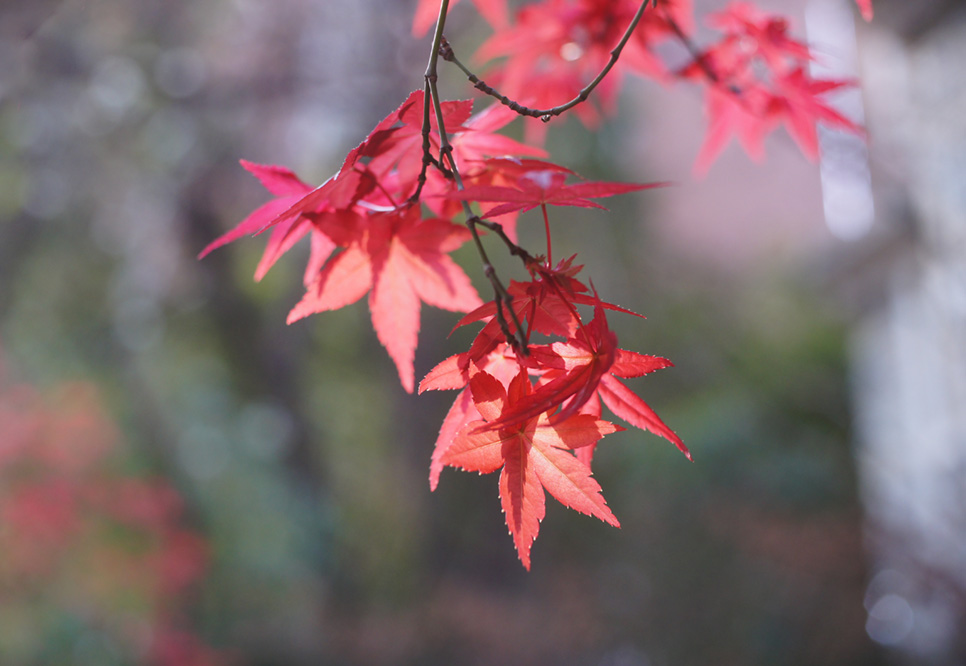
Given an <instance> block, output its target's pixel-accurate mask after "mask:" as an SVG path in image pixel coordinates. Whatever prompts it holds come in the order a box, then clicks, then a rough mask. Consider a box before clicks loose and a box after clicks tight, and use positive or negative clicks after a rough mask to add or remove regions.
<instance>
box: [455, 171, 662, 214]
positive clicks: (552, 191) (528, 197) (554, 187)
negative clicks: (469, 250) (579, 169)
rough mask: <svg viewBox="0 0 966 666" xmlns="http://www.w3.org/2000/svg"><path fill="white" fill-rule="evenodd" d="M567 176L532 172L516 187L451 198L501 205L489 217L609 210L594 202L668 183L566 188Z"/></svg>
mask: <svg viewBox="0 0 966 666" xmlns="http://www.w3.org/2000/svg"><path fill="white" fill-rule="evenodd" d="M566 179H567V174H565V173H562V172H560V171H550V170H540V171H528V172H527V173H525V174H523V175H522V176H520V177H519V178H518V179H517V183H516V185H517V186H516V187H499V186H495V185H478V186H472V185H471V186H469V187H467V188H466V189H464V190H462V191H459V192H452V193H450V194H449V195H447V196H448V197H449V198H451V199H462V200H464V201H487V202H501V203H500V205H498V206H496V207H494V208H492V209H490V210H489V212H487V213H486V215H485V217H488V218H489V217H496V216H498V215H505V214H507V213H512V212H516V211H521V212H525V211H528V210H531V209H533V208H536V207H537V206H546V205H552V206H578V207H581V208H599V209H602V210H606V208H604V207H603V206H601V205H600V204H598V203H595V202H593V201H591V200H590V199H596V198H599V197H610V196H614V195H616V194H625V193H627V192H636V191H637V190H644V189H648V188H652V187H661V186H662V185H664V183H645V184H639V183H612V182H593V181H586V182H582V183H575V184H573V185H566V184H565V181H566Z"/></svg>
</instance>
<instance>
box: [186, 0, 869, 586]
mask: <svg viewBox="0 0 966 666" xmlns="http://www.w3.org/2000/svg"><path fill="white" fill-rule="evenodd" d="M860 2H861V0H860ZM454 4H456V0H442V6H441V3H440V0H421V2H420V3H419V5H418V7H417V10H416V16H415V20H414V24H413V31H414V33H415V34H417V35H418V34H422V33H424V32H425V31H426V30H427V29H428V28H429V27H430V26H431V25H432V24H433V22H434V20H436V21H438V23H437V30H436V32H435V35H434V42H433V52H432V55H431V58H430V65H429V68H428V69H427V72H426V75H425V81H426V85H425V88H424V89H423V90H419V91H416V92H413V93H411V94H410V95H409V97H408V98H407V99H406V100H405V101H404V102H403V103H402V104H401V105H400V106H399V107H398V108H397V109H396V110H395V111H393V112H392V113H390V114H389V115H388V116H387V117H386V118H385V119H384V120H383V121H381V122H380V123H379V124H377V125H376V127H375V128H374V129H373V130H372V132H371V133H370V134H369V135H368V136H367V137H366V138H365V140H364V141H363V142H362V143H361V144H359V146H357V147H356V148H355V149H353V150H352V151H351V152H350V153H349V154H348V156H347V157H346V158H345V160H344V162H343V164H342V167H341V168H340V169H339V171H338V172H337V173H336V174H335V175H334V176H332V177H331V178H329V179H328V180H327V181H326V182H325V183H323V184H322V185H320V186H319V187H315V188H313V187H311V186H310V185H307V184H306V183H304V182H302V181H301V180H300V179H299V178H298V177H297V176H296V175H295V174H294V173H292V172H291V171H290V170H288V169H285V168H283V167H279V166H267V165H259V164H252V163H249V162H243V163H242V164H243V166H244V167H245V168H246V169H247V170H248V171H250V172H251V173H252V174H253V175H254V176H256V177H257V178H258V179H259V180H260V181H261V183H262V184H263V185H264V186H265V188H266V189H267V190H268V191H269V192H270V193H272V194H273V195H274V197H275V198H274V199H272V200H271V201H269V202H268V203H266V204H265V205H263V206H261V207H260V208H258V209H257V210H255V211H254V212H253V213H252V214H251V215H249V216H248V217H247V218H246V219H245V220H243V221H242V222H241V223H240V224H239V225H238V226H237V227H236V228H234V229H233V230H231V231H229V232H228V233H226V234H225V235H223V236H222V237H220V238H218V239H217V240H215V241H214V242H212V243H211V244H210V245H209V246H208V247H206V248H205V249H204V250H203V251H202V253H201V256H202V257H203V256H204V255H206V254H207V253H208V252H210V251H212V250H214V249H215V248H217V247H220V246H222V245H224V244H226V243H228V242H230V241H233V240H236V239H238V238H240V237H242V236H247V235H252V234H260V233H267V234H268V242H267V245H266V248H265V251H264V253H263V255H262V258H261V260H260V261H259V263H258V266H257V268H256V272H255V278H256V279H261V278H262V276H264V275H265V273H266V271H268V269H269V268H270V267H271V266H272V265H273V264H274V263H275V262H276V261H277V260H278V258H279V257H280V256H281V255H282V254H284V253H285V252H286V251H287V250H289V249H290V248H291V247H293V246H294V244H295V243H297V242H298V241H300V240H301V239H303V238H305V237H306V236H308V237H309V238H310V243H311V252H310V256H309V260H308V265H307V267H306V270H305V275H304V284H305V287H306V292H305V295H304V297H303V298H302V299H301V301H300V302H299V303H297V304H296V305H295V307H294V308H293V309H292V311H291V312H290V314H289V316H288V321H289V323H291V322H294V321H296V320H299V319H302V318H303V317H306V316H308V315H311V314H315V313H318V312H323V311H327V310H335V309H338V308H341V307H343V306H346V305H350V304H352V303H354V302H356V301H358V300H360V299H361V298H362V297H363V296H366V295H368V302H369V309H370V312H371V316H372V325H373V328H374V330H375V332H376V335H377V337H378V339H379V341H380V342H381V343H382V345H383V346H384V347H385V348H386V350H387V352H388V353H389V356H390V358H391V359H392V360H393V362H394V363H395V365H396V369H397V371H398V374H399V378H400V382H401V384H402V386H403V388H404V389H405V390H406V391H408V392H412V391H413V390H414V389H415V388H416V386H415V370H414V359H415V350H416V346H417V340H418V335H419V327H420V309H421V305H422V304H423V303H427V304H429V305H433V306H436V307H439V308H443V309H446V310H451V311H455V312H464V313H467V314H466V315H465V316H464V317H463V318H462V320H460V322H459V324H458V326H466V325H478V326H480V328H479V331H478V332H477V334H476V337H475V338H474V340H473V342H472V344H471V345H470V348H469V349H468V350H467V351H466V352H463V353H461V354H456V355H454V356H451V357H450V358H447V359H445V360H444V361H442V362H441V363H439V364H438V365H437V366H436V367H435V368H433V369H432V370H431V371H430V372H429V373H428V374H427V375H426V376H425V378H424V379H423V380H422V382H421V383H420V384H419V391H420V393H422V392H423V391H426V390H455V391H458V393H457V397H456V399H455V401H454V402H453V405H452V407H451V408H450V409H449V412H448V413H447V415H446V417H445V418H444V421H443V424H442V427H441V429H440V432H439V437H438V438H437V441H436V445H435V448H434V451H433V454H432V459H431V464H430V487H431V488H432V489H435V488H436V486H437V484H438V482H439V477H440V474H441V472H442V470H443V468H444V467H446V466H452V467H456V468H459V469H463V470H466V471H475V472H479V473H490V472H496V471H500V481H499V486H500V498H501V503H502V506H503V511H504V513H505V516H506V522H507V526H508V528H509V531H510V533H511V535H512V537H513V541H514V544H515V546H516V549H517V552H518V555H519V557H520V560H521V561H522V563H523V565H524V566H525V567H527V568H529V567H530V550H531V546H532V544H533V541H534V539H535V538H536V536H537V532H538V530H539V525H540V521H541V520H542V519H543V517H544V513H545V492H549V493H550V494H551V495H552V496H553V497H555V498H556V499H557V500H559V501H560V502H561V503H563V504H564V505H566V506H568V507H570V508H573V509H575V510H576V511H579V512H581V513H585V514H588V515H591V516H595V517H597V518H599V519H601V520H603V521H604V522H606V523H609V524H611V525H614V526H617V525H618V524H619V523H618V521H617V518H616V517H614V515H613V513H612V512H611V510H610V509H609V508H608V507H607V504H606V503H605V501H604V499H603V496H602V494H601V489H600V486H599V485H598V484H597V482H596V481H595V480H594V479H593V477H592V474H591V463H592V460H593V452H594V449H595V447H596V445H597V443H598V442H599V441H600V440H601V439H602V438H603V437H604V436H605V435H608V434H611V433H614V432H617V431H619V430H623V426H621V425H617V424H615V423H612V422H610V421H607V420H604V419H603V418H602V409H603V407H607V409H608V410H609V411H610V412H611V413H613V414H614V415H615V416H616V417H618V418H619V419H621V420H623V421H624V422H625V423H626V424H628V425H630V426H633V427H637V428H640V429H642V430H646V431H649V432H651V433H654V434H657V435H659V436H661V437H664V438H665V439H667V440H669V441H670V442H672V443H673V444H674V445H675V446H677V447H678V449H680V450H681V451H682V452H683V453H684V454H685V455H686V456H687V457H688V458H689V459H690V457H691V456H690V453H689V452H688V450H687V448H686V447H685V446H684V443H683V442H682V441H681V439H680V438H679V437H678V436H677V435H676V434H675V433H674V432H673V431H672V430H671V429H670V428H669V427H668V426H667V425H665V423H664V422H663V421H662V420H661V419H660V418H659V417H658V416H657V414H655V412H654V411H653V410H652V409H651V408H650V407H649V406H648V405H647V403H646V402H644V401H643V400H642V399H641V398H640V397H639V396H637V395H636V394H635V393H634V392H633V391H632V390H631V389H630V388H629V387H628V386H627V385H626V384H625V383H624V380H626V379H629V378H634V377H641V376H643V375H646V374H648V373H650V372H653V371H655V370H658V369H661V368H665V367H668V366H670V365H671V363H670V361H668V360H667V359H664V358H660V357H657V356H649V355H645V354H640V353H638V352H634V351H629V350H625V349H621V348H620V347H619V346H618V342H617V337H616V335H615V334H614V332H613V331H612V330H611V328H610V326H609V324H608V321H607V313H608V312H621V313H626V314H630V315H634V314H635V313H632V312H630V311H628V310H625V309H624V308H621V307H619V306H617V305H614V304H612V303H608V302H606V301H604V300H602V299H601V298H600V296H599V295H598V294H597V292H596V290H595V289H594V288H593V287H592V286H588V285H587V284H585V283H584V282H583V281H581V279H579V278H578V274H579V273H580V271H581V270H582V266H580V265H577V264H576V263H575V256H571V257H569V258H567V259H563V260H560V261H557V262H556V263H555V262H554V261H553V248H552V243H551V224H550V219H549V212H548V211H549V207H554V206H577V207H588V208H603V206H601V205H600V204H599V203H597V202H596V201H594V199H597V198H601V197H609V196H614V195H618V194H625V193H629V192H634V191H638V190H643V189H646V188H650V187H655V186H657V185H658V184H635V183H615V182H589V181H585V180H583V179H580V178H579V176H577V174H575V173H573V172H572V171H571V170H569V169H567V168H566V167H563V166H560V165H557V164H554V163H553V162H550V161H548V160H547V159H546V157H547V155H546V152H545V151H544V150H543V149H542V148H540V147H539V146H538V145H534V142H532V141H531V142H529V143H521V142H518V141H515V140H512V139H510V138H508V137H506V136H504V135H501V134H499V133H498V132H499V130H501V129H502V128H504V127H505V126H506V125H507V124H508V123H509V122H510V121H511V120H512V119H513V118H515V117H516V115H517V114H519V115H524V116H531V117H540V118H541V119H542V120H544V121H546V120H549V119H550V118H551V117H552V116H555V115H559V114H560V113H562V112H563V111H565V110H569V109H571V108H573V109H574V110H575V113H576V114H577V115H578V116H580V117H581V118H582V119H583V120H584V122H585V123H587V124H588V125H591V126H593V125H594V124H595V123H597V122H598V121H599V118H600V114H601V113H602V112H606V111H607V110H608V109H609V108H610V107H612V106H613V100H614V99H615V96H616V94H617V92H618V90H619V86H620V81H621V78H622V76H623V75H624V74H626V73H629V72H631V73H637V74H643V75H646V76H651V77H653V78H658V79H661V80H665V81H667V80H671V79H673V78H675V77H677V78H681V79H687V78H690V79H700V80H702V81H703V83H705V84H707V85H708V89H709V92H708V95H709V110H710V111H711V114H712V128H711V131H710V133H709V136H708V140H707V144H706V148H705V149H704V150H703V151H702V156H701V158H700V160H701V162H700V163H701V164H703V163H704V162H708V161H710V160H711V159H713V157H714V156H715V155H716V154H717V152H718V151H720V149H721V147H722V146H723V145H724V142H725V141H726V140H727V138H728V137H729V136H730V134H731V133H737V134H738V136H739V138H740V139H741V140H742V142H743V144H744V145H746V147H748V148H750V150H751V151H752V152H755V150H757V148H758V146H759V145H760V141H761V140H762V138H763V136H764V135H765V134H766V133H767V132H769V131H771V130H772V129H773V128H774V126H775V125H776V124H779V123H784V124H785V125H786V126H787V127H789V129H790V131H791V132H792V134H793V136H795V137H796V139H797V140H798V141H799V142H800V143H801V144H802V145H803V147H804V148H805V150H806V152H813V149H814V144H815V140H814V136H815V128H814V125H815V122H816V121H823V122H827V123H832V124H837V125H840V126H843V127H847V128H849V129H857V128H855V127H854V126H853V125H852V124H851V123H849V121H847V120H846V119H845V118H844V117H842V116H840V115H839V114H837V113H836V112H835V111H834V110H832V109H831V108H830V107H829V106H827V105H826V104H825V103H824V102H823V101H821V100H820V99H819V96H820V95H821V94H823V93H825V92H828V91H830V90H833V89H835V88H837V87H840V86H841V85H844V84H842V83H840V82H832V81H815V80H812V79H810V78H809V77H808V75H807V73H806V69H805V67H804V65H805V64H807V62H808V60H809V59H810V58H811V56H810V54H809V51H808V49H807V47H805V46H804V45H803V44H801V43H800V42H798V41H796V40H794V39H792V38H791V37H789V36H788V34H787V28H786V24H785V23H784V22H783V21H781V20H780V19H777V18H774V17H769V16H767V15H764V14H761V13H758V12H757V11H756V10H754V9H753V8H751V7H750V6H747V5H743V4H734V5H732V6H731V7H730V8H729V9H727V10H725V11H724V12H722V13H720V14H718V15H716V16H715V17H713V19H712V20H713V23H714V25H715V26H716V27H718V28H719V29H721V30H722V32H723V34H724V37H723V38H722V40H721V42H719V43H718V44H716V45H714V46H712V47H711V48H709V49H707V50H706V51H703V52H699V51H698V50H697V49H696V48H695V47H694V46H693V44H691V42H690V37H689V35H690V33H691V32H692V31H693V24H694V22H693V19H692V17H691V11H692V10H691V3H690V0H659V1H658V2H657V3H655V7H654V8H651V9H649V10H648V11H645V10H647V9H648V5H649V0H644V1H643V2H637V0H543V1H541V2H536V3H530V4H527V5H526V6H524V7H523V8H521V9H520V10H519V11H518V12H517V13H516V16H515V19H514V20H513V21H511V20H510V19H509V11H508V7H507V4H506V2H505V0H474V4H475V5H476V7H477V9H478V10H479V11H480V13H481V14H482V15H483V16H484V18H485V19H486V20H487V21H488V22H489V23H490V24H491V25H492V26H493V28H494V30H495V32H494V34H493V36H492V37H491V38H490V39H488V40H487V41H486V42H484V43H483V45H482V46H481V48H480V50H479V52H478V54H477V59H479V60H482V61H490V60H492V59H494V58H504V59H505V60H504V61H503V63H502V64H501V65H500V66H494V67H492V68H491V69H490V70H489V73H488V75H487V76H488V78H489V79H490V81H491V82H492V83H494V84H495V85H497V86H498V87H499V91H498V90H497V89H496V88H494V87H492V86H491V85H489V84H487V83H484V82H482V81H481V80H480V79H479V78H478V77H476V76H475V75H474V74H472V73H471V72H469V70H467V69H466V68H465V66H464V65H463V64H462V63H460V62H459V60H458V59H457V57H456V55H455V52H454V50H453V48H452V46H451V45H450V44H449V43H448V42H447V41H446V40H445V39H444V38H443V37H442V27H443V24H444V23H445V19H446V13H447V11H448V8H449V7H450V6H451V5H454ZM863 7H864V8H865V7H867V3H866V4H864V5H863ZM868 9H869V10H871V8H870V7H869V8H868ZM667 39H677V40H679V41H683V42H684V43H685V44H686V45H687V46H688V47H689V48H690V49H691V50H692V52H693V53H694V60H693V62H692V63H691V64H690V65H689V66H688V67H686V68H684V69H681V70H678V71H671V70H670V69H669V68H667V67H666V66H665V65H664V63H663V62H662V60H661V59H660V58H659V57H658V56H657V55H656V54H655V46H656V45H657V44H658V43H659V42H661V41H663V40H667ZM618 56H620V59H619V60H618ZM440 60H445V61H449V62H453V63H455V64H456V65H457V66H459V67H460V68H461V69H463V70H464V72H467V73H468V74H469V79H470V81H471V82H473V83H474V84H475V86H476V88H478V89H479V90H481V91H483V92H484V93H486V94H487V95H490V96H492V97H495V98H496V99H497V100H499V102H498V103H493V104H491V105H490V106H488V107H487V108H485V109H483V110H482V111H481V112H479V113H476V114H473V103H472V102H471V101H467V100H462V101H449V100H442V99H441V97H440V95H439V92H438V90H437V88H436V64H437V63H438V62H439V61H440ZM618 63H619V66H617V67H615V65H617V64H618ZM762 63H764V65H762ZM611 70H613V71H612V72H611ZM609 72H610V73H611V75H610V76H606V75H607V74H608V73H609ZM591 91H595V93H596V95H597V99H599V101H600V104H599V105H598V106H597V107H595V106H593V105H591V104H583V102H584V101H585V100H586V99H587V98H588V96H589V94H590V92H591ZM568 98H572V101H571V102H569V103H566V104H563V105H561V106H557V107H553V108H551V109H537V108H532V107H531V106H527V105H533V106H541V105H543V106H549V105H552V104H556V103H560V102H566V100H567V99H568ZM534 126H535V127H540V126H541V125H540V124H536V125H531V126H530V127H531V128H532V127H534ZM539 134H540V133H539V132H533V131H531V132H528V136H529V137H530V138H531V139H536V138H539V137H538V135H539ZM537 209H539V210H540V213H541V216H542V219H543V225H544V230H545V236H546V249H545V252H544V253H543V254H541V255H532V254H530V253H529V252H527V251H526V250H525V249H523V248H522V247H520V246H519V245H517V236H516V225H517V218H518V217H519V216H520V215H521V214H522V213H526V212H527V211H531V210H537ZM487 233H489V235H490V236H491V237H495V238H496V239H497V242H499V243H502V244H503V245H504V246H505V248H506V249H507V251H508V252H509V253H510V254H511V255H513V256H516V257H518V258H519V259H520V260H521V262H522V265H523V269H524V270H525V273H526V278H527V279H525V280H520V281H516V280H514V281H511V282H510V283H509V284H508V285H506V286H504V283H503V282H502V281H501V280H500V278H499V277H498V276H497V275H496V271H495V270H494V269H493V267H492V265H491V264H490V262H489V258H488V255H487V252H486V250H485V248H484V244H483V242H482V240H481V238H482V236H483V235H484V234H487ZM468 241H472V242H473V243H474V245H476V247H477V251H478V254H479V255H480V260H481V263H482V265H483V274H484V275H485V277H486V278H487V279H488V280H489V282H490V284H491V286H492V288H493V292H494V297H493V298H492V300H490V301H488V302H484V301H483V300H482V299H481V298H480V296H479V295H478V293H477V291H476V289H475V288H474V287H473V285H472V284H471V282H470V279H469V278H468V277H467V275H466V274H465V273H464V272H463V270H462V269H461V268H460V267H459V266H458V265H457V264H456V263H455V262H454V261H453V260H452V258H451V257H450V254H451V253H452V252H453V251H454V250H456V249H457V248H459V247H460V246H461V245H463V244H464V243H466V242H468ZM637 316H639V315H637Z"/></svg>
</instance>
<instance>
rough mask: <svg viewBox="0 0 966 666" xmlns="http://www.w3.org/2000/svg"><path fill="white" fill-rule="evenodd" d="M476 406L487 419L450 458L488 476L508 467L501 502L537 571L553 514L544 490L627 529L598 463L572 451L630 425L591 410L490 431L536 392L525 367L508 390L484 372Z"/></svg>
mask: <svg viewBox="0 0 966 666" xmlns="http://www.w3.org/2000/svg"><path fill="white" fill-rule="evenodd" d="M470 391H471V393H472V398H473V403H474V405H475V407H476V409H477V411H478V412H479V414H480V415H481V416H482V417H483V420H482V421H472V422H470V423H468V424H467V425H466V426H464V427H463V429H462V430H461V431H460V432H459V434H458V435H457V436H456V439H455V440H454V441H453V444H452V445H451V446H450V447H449V448H448V449H447V450H446V452H445V453H444V454H443V455H442V462H443V463H444V464H446V465H451V466H453V467H459V468H461V469H464V470H467V471H471V472H479V473H481V474H488V473H490V472H495V471H496V470H498V469H500V468H502V469H503V471H502V473H501V474H500V500H501V503H502V505H503V512H504V514H505V516H506V523H507V527H508V528H509V529H510V534H511V535H512V536H513V543H514V545H515V546H516V549H517V554H518V555H519V557H520V561H521V562H522V563H523V566H524V567H526V568H527V569H529V568H530V548H531V546H532V545H533V541H534V539H536V538H537V532H538V531H539V529H540V521H541V520H543V517H544V514H545V512H546V503H545V502H546V497H545V495H544V490H546V491H547V492H549V493H550V494H551V495H553V496H554V497H555V498H556V499H557V500H558V501H559V502H560V503H561V504H563V505H564V506H567V507H569V508H571V509H574V510H575V511H579V512H580V513H585V514H587V515H590V516H595V517H597V518H600V519H601V520H603V521H604V522H606V523H608V524H610V525H613V526H614V527H620V523H619V522H618V521H617V518H615V517H614V514H613V513H611V510H610V509H609V508H608V507H607V503H606V502H605V501H604V497H603V495H601V491H600V486H599V485H598V484H597V482H596V481H595V480H594V479H593V478H592V476H591V471H590V468H589V467H587V466H586V465H584V464H583V463H582V462H580V461H579V460H578V459H577V458H576V457H575V456H574V455H573V453H572V451H573V450H574V449H579V448H580V447H584V446H589V445H591V444H596V443H597V442H598V441H599V440H600V439H601V438H602V437H603V436H604V435H607V434H610V433H612V432H617V431H619V430H622V428H621V427H620V426H617V425H614V424H613V423H609V422H607V421H601V420H600V419H597V418H595V417H593V416H590V415H588V414H578V415H575V416H572V417H570V418H568V419H565V420H562V421H557V422H554V421H552V420H551V419H550V418H549V417H548V415H547V414H541V415H540V416H538V417H536V418H532V419H529V420H527V421H525V422H523V423H520V424H518V425H516V426H513V427H508V428H501V429H497V430H492V429H487V428H486V427H485V426H486V421H496V420H498V419H499V418H500V415H501V414H502V413H503V412H504V411H505V410H506V409H508V408H512V405H513V403H514V402H516V401H518V400H521V399H523V398H525V397H526V396H527V395H528V394H529V393H530V392H531V391H532V386H531V384H530V378H529V377H528V376H527V374H526V372H525V371H521V372H520V373H519V374H517V375H516V376H515V377H514V378H513V379H512V380H511V381H510V384H509V388H508V389H505V388H504V387H503V384H502V383H501V382H500V381H499V380H498V379H496V378H495V377H493V376H492V375H490V374H488V373H486V372H483V371H479V372H477V373H476V374H475V375H474V376H473V378H472V379H471V380H470Z"/></svg>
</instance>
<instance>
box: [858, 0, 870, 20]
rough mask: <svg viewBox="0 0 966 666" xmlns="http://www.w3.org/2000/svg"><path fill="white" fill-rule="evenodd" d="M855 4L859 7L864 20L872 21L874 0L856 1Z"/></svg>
mask: <svg viewBox="0 0 966 666" xmlns="http://www.w3.org/2000/svg"><path fill="white" fill-rule="evenodd" d="M855 3H856V4H857V5H858V6H859V11H861V12H862V18H864V19H865V20H866V21H871V20H872V0H855Z"/></svg>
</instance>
